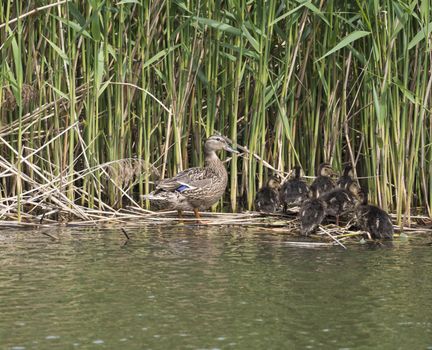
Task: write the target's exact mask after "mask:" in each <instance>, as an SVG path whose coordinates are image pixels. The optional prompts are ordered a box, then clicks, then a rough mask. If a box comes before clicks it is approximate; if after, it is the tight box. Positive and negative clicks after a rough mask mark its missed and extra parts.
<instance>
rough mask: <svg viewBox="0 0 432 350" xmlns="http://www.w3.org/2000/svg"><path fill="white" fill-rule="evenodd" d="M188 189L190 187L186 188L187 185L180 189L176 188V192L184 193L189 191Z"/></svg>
mask: <svg viewBox="0 0 432 350" xmlns="http://www.w3.org/2000/svg"><path fill="white" fill-rule="evenodd" d="M188 188H189V187H188V186H186V185H181V186H179V187H177V188H176V191H177V192H183V191H185V190H187V189H188Z"/></svg>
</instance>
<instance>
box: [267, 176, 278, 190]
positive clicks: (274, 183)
mask: <svg viewBox="0 0 432 350" xmlns="http://www.w3.org/2000/svg"><path fill="white" fill-rule="evenodd" d="M280 185H281V181H280V179H279V178H278V177H277V176H275V175H272V176H270V177H269V179H268V180H267V186H268V187H270V188H271V189H273V190H278V189H279V188H280Z"/></svg>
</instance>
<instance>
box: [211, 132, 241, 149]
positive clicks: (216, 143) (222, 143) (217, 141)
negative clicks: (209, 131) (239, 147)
mask: <svg viewBox="0 0 432 350" xmlns="http://www.w3.org/2000/svg"><path fill="white" fill-rule="evenodd" d="M204 150H205V151H206V152H207V153H211V152H216V151H220V150H225V151H228V152H231V153H239V152H238V151H236V150H235V149H233V148H232V147H231V146H230V144H229V143H228V141H227V140H226V139H225V137H223V136H219V135H213V136H210V137H209V138H208V139H207V140H206V143H205V145H204Z"/></svg>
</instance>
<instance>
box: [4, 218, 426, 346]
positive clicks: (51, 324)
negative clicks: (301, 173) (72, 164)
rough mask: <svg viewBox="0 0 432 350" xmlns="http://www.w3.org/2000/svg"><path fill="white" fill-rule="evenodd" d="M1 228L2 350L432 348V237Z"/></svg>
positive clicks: (220, 230) (186, 228)
mask: <svg viewBox="0 0 432 350" xmlns="http://www.w3.org/2000/svg"><path fill="white" fill-rule="evenodd" d="M54 234H55V235H57V236H58V237H59V240H57V241H54V240H52V239H50V238H49V237H46V236H43V235H41V234H40V232H18V231H14V232H12V231H11V232H5V231H3V232H2V233H1V235H0V313H1V318H0V348H1V349H15V350H18V349H99V348H100V349H104V348H106V349H144V348H151V349H173V348H181V349H189V348H190V349H229V348H232V349H240V348H242V349H249V348H261V349H263V348H274V349H277V348H279V349H323V348H328V349H368V348H380V349H432V317H431V315H432V313H431V308H430V302H431V301H430V295H431V293H430V291H431V290H432V277H431V275H432V274H431V270H432V254H431V253H432V251H431V249H432V247H430V246H427V245H426V244H424V243H425V242H422V241H420V240H410V241H408V242H397V241H396V242H395V243H394V245H393V246H391V247H381V248H370V247H366V246H351V247H349V249H348V250H347V251H344V250H342V249H339V248H337V247H334V248H322V249H305V248H298V247H292V246H289V245H288V244H286V241H288V240H289V239H290V238H289V237H287V236H284V235H280V234H279V235H274V234H271V233H266V232H262V231H259V230H257V229H255V230H247V229H244V228H240V227H229V228H226V227H225V228H202V227H201V228H197V227H194V226H187V225H185V226H177V227H171V228H170V227H164V228H161V227H156V228H154V227H152V228H143V229H140V230H134V231H129V235H130V236H131V240H130V241H129V242H128V243H127V244H126V245H124V236H123V235H122V234H121V232H119V230H105V231H94V230H93V231H92V230H86V231H84V230H79V231H73V230H66V229H64V231H59V230H57V231H54Z"/></svg>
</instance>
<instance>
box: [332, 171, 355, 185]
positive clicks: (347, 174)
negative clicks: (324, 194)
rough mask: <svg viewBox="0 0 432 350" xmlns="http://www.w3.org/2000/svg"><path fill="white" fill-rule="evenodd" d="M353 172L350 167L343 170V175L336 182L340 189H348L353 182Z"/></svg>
mask: <svg viewBox="0 0 432 350" xmlns="http://www.w3.org/2000/svg"><path fill="white" fill-rule="evenodd" d="M353 177H354V170H353V167H352V165H347V166H345V168H344V171H343V175H342V176H341V177H340V178H339V180H338V181H337V182H336V185H337V186H339V187H340V188H348V186H349V184H350V183H351V182H352V181H353Z"/></svg>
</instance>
